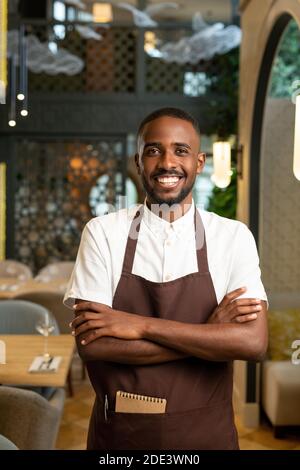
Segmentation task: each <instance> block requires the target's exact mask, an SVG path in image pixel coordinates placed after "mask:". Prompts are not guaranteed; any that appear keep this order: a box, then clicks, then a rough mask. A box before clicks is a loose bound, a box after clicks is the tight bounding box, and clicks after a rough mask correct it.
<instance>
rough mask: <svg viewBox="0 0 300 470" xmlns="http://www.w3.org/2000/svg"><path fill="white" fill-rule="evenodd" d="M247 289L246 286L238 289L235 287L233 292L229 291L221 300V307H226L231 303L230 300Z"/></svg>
mask: <svg viewBox="0 0 300 470" xmlns="http://www.w3.org/2000/svg"><path fill="white" fill-rule="evenodd" d="M246 290H247V288H246V287H239V288H238V289H235V290H233V291H232V292H228V294H226V295H225V297H224V298H223V300H222V301H221V302H220V304H219V307H221V308H223V307H226V306H227V305H229V304H230V302H232V301H233V300H234V299H236V298H237V297H239V296H240V295H242V294H243V293H244V292H246Z"/></svg>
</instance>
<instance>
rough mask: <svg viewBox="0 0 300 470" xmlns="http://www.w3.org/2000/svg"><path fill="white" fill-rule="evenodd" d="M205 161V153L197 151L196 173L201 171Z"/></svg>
mask: <svg viewBox="0 0 300 470" xmlns="http://www.w3.org/2000/svg"><path fill="white" fill-rule="evenodd" d="M205 161H206V153H204V152H199V153H198V155H197V175H199V174H200V173H201V172H202V171H203V168H204V165H205Z"/></svg>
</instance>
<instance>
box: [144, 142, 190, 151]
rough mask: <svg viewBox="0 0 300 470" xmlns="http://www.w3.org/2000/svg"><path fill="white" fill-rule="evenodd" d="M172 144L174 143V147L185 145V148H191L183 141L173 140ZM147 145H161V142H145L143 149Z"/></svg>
mask: <svg viewBox="0 0 300 470" xmlns="http://www.w3.org/2000/svg"><path fill="white" fill-rule="evenodd" d="M172 145H174V146H175V147H185V148H188V149H191V147H190V146H189V145H188V144H185V143H183V142H173V143H172ZM148 147H161V142H147V143H146V144H145V145H144V149H146V148H148Z"/></svg>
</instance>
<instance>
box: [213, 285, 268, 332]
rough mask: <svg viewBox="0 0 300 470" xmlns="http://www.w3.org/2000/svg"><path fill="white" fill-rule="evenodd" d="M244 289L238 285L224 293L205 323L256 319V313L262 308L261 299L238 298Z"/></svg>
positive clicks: (241, 321)
mask: <svg viewBox="0 0 300 470" xmlns="http://www.w3.org/2000/svg"><path fill="white" fill-rule="evenodd" d="M246 290H247V289H246V287H240V288H239V289H235V290H234V291H232V292H229V293H228V294H226V295H225V297H224V298H223V300H222V302H220V304H219V305H218V307H217V308H216V309H215V310H214V311H213V313H212V314H211V316H210V317H209V319H208V320H207V323H245V322H249V321H253V320H256V318H257V314H258V313H259V312H260V311H261V310H262V306H261V302H262V301H261V300H260V299H253V298H252V299H246V298H242V299H238V297H239V296H240V295H242V294H243V293H244V292H246Z"/></svg>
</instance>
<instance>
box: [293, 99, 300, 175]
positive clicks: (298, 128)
mask: <svg viewBox="0 0 300 470" xmlns="http://www.w3.org/2000/svg"><path fill="white" fill-rule="evenodd" d="M293 172H294V175H295V178H297V180H299V181H300V95H298V96H297V97H296V116H295V140H294V162H293Z"/></svg>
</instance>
